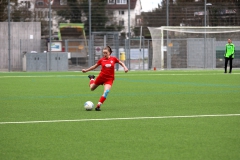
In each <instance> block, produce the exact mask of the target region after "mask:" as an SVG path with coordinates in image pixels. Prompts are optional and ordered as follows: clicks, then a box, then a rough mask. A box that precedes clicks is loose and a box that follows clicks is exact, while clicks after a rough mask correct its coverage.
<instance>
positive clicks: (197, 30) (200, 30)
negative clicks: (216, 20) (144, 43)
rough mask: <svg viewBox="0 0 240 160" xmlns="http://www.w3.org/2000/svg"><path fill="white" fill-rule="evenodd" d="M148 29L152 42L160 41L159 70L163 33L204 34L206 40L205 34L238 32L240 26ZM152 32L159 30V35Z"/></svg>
mask: <svg viewBox="0 0 240 160" xmlns="http://www.w3.org/2000/svg"><path fill="white" fill-rule="evenodd" d="M148 29H149V31H150V33H151V37H152V41H154V40H160V41H161V50H160V61H161V66H158V67H156V68H158V69H161V70H163V69H164V36H165V35H164V31H171V32H181V33H192V34H194V33H200V34H205V38H206V34H221V33H231V32H240V26H214V27H209V26H206V27H204V26H187V27H186V26H162V27H148ZM153 30H159V33H160V35H152V34H153V32H152V31H153ZM166 36H167V35H166ZM156 37H160V39H159V38H156ZM167 37H168V36H167ZM230 38H231V37H230ZM239 40H240V37H239ZM204 43H206V42H205V39H204ZM226 43H227V40H226ZM153 44H154V43H153ZM204 46H205V45H204ZM153 54H154V46H153ZM155 54H157V53H155ZM155 66H157V65H155ZM153 67H154V66H153Z"/></svg>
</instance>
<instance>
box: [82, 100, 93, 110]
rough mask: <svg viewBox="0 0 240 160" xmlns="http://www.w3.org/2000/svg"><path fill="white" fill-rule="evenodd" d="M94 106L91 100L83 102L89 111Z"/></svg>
mask: <svg viewBox="0 0 240 160" xmlns="http://www.w3.org/2000/svg"><path fill="white" fill-rule="evenodd" d="M93 107H94V104H93V102H91V101H87V102H85V103H84V108H85V109H86V110H87V111H91V110H92V109H93Z"/></svg>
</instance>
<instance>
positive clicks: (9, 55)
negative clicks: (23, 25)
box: [8, 0, 11, 72]
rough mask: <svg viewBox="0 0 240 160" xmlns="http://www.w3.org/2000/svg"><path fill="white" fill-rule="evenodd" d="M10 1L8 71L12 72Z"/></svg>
mask: <svg viewBox="0 0 240 160" xmlns="http://www.w3.org/2000/svg"><path fill="white" fill-rule="evenodd" d="M10 18H11V17H10V0H8V71H9V72H11V32H10V29H11V26H10Z"/></svg>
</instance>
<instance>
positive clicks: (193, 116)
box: [0, 114, 240, 125]
mask: <svg viewBox="0 0 240 160" xmlns="http://www.w3.org/2000/svg"><path fill="white" fill-rule="evenodd" d="M232 116H240V114H216V115H189V116H159V117H127V118H102V119H73V120H48V121H20V122H0V125H1V124H30V123H61V122H86V121H113V120H141V119H173V118H202V117H232Z"/></svg>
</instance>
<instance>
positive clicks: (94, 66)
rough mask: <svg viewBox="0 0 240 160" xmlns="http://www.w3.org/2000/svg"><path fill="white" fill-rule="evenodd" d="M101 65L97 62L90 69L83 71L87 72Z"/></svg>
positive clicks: (83, 70)
mask: <svg viewBox="0 0 240 160" xmlns="http://www.w3.org/2000/svg"><path fill="white" fill-rule="evenodd" d="M98 66H99V65H98V64H97V63H96V64H94V65H93V66H91V67H89V68H88V69H82V72H83V73H86V72H88V71H91V70H94V69H95V68H97V67H98Z"/></svg>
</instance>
